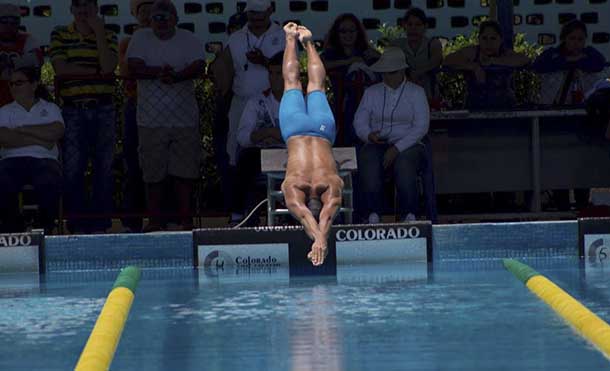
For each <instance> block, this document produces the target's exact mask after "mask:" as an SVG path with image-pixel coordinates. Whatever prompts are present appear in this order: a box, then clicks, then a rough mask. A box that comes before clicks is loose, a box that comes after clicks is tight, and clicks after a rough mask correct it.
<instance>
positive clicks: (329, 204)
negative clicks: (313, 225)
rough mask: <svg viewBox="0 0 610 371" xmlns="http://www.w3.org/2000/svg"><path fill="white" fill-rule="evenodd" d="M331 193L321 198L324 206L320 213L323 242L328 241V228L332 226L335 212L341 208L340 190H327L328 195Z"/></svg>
mask: <svg viewBox="0 0 610 371" xmlns="http://www.w3.org/2000/svg"><path fill="white" fill-rule="evenodd" d="M330 192H332V193H331V194H329V195H328V196H326V197H323V202H324V206H323V207H322V210H321V211H320V224H319V227H320V233H321V234H322V236H323V238H324V239H325V240H328V235H329V234H330V228H331V227H332V225H333V221H334V220H335V217H336V216H337V210H339V208H340V207H341V202H342V200H343V197H342V196H341V189H338V190H334V189H333V190H331V189H329V190H328V193H330Z"/></svg>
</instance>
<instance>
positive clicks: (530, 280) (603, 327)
mask: <svg viewBox="0 0 610 371" xmlns="http://www.w3.org/2000/svg"><path fill="white" fill-rule="evenodd" d="M503 264H504V267H505V268H506V269H507V270H509V271H510V272H511V273H512V274H514V275H515V277H517V278H518V279H519V280H520V281H521V282H523V283H524V284H525V285H526V286H527V287H528V288H529V289H530V290H531V291H532V292H533V293H534V294H536V295H537V296H538V297H539V298H540V299H542V300H543V301H544V302H545V303H547V304H548V305H549V306H550V307H551V308H553V310H554V311H555V312H556V313H557V314H558V315H559V316H560V317H561V318H563V319H564V320H565V321H567V322H568V323H569V324H570V325H571V326H572V327H574V328H575V329H576V331H577V332H578V333H579V334H580V335H581V336H582V337H583V338H585V339H586V340H587V341H589V342H590V343H591V344H593V345H594V346H595V347H596V348H597V349H598V350H599V351H600V352H602V353H603V354H604V356H606V358H608V359H610V325H608V323H606V322H605V321H604V320H602V319H601V318H599V317H598V316H597V315H596V314H595V313H593V312H592V311H590V310H589V309H588V308H587V307H585V306H584V305H582V304H581V303H580V302H579V301H578V300H576V299H574V298H573V297H572V296H571V295H570V294H568V293H567V292H565V291H564V290H563V289H561V287H559V286H557V285H556V284H555V283H553V281H551V280H549V279H548V278H546V277H545V276H543V275H541V274H540V273H538V272H536V271H535V270H534V269H532V268H531V267H529V266H528V265H526V264H523V263H521V262H519V261H517V260H513V259H504V260H503Z"/></svg>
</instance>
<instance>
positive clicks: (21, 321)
mask: <svg viewBox="0 0 610 371" xmlns="http://www.w3.org/2000/svg"><path fill="white" fill-rule="evenodd" d="M104 301H105V299H104V298H67V297H62V296H56V297H24V298H11V299H10V300H2V301H0V303H1V304H2V305H1V306H0V307H1V308H2V310H0V334H2V337H4V338H6V337H7V336H10V335H13V336H15V335H17V336H19V337H20V338H21V339H23V340H24V341H25V342H32V343H39V342H41V341H47V340H50V339H53V338H56V337H60V336H74V335H76V334H77V333H79V332H81V331H82V326H83V324H85V323H91V322H93V321H95V319H96V318H97V315H98V314H99V312H100V311H101V309H102V306H103V305H104Z"/></svg>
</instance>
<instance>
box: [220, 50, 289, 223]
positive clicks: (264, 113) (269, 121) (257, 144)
mask: <svg viewBox="0 0 610 371" xmlns="http://www.w3.org/2000/svg"><path fill="white" fill-rule="evenodd" d="M283 60H284V52H283V51H281V52H279V53H277V54H276V55H274V56H273V57H271V58H270V59H269V63H268V66H267V68H268V70H269V84H270V85H271V87H270V88H269V89H267V90H265V91H264V92H262V93H260V94H258V95H256V96H254V97H252V98H250V99H249V100H248V103H247V104H246V107H245V109H244V112H243V114H242V115H241V120H240V122H239V129H238V131H237V142H238V143H239V146H240V147H241V151H240V152H239V158H238V160H237V179H239V186H238V187H236V189H235V191H234V193H233V197H232V200H233V205H231V206H232V207H231V209H232V211H233V212H234V213H242V212H243V213H244V214H245V211H246V210H248V209H249V208H250V207H251V206H253V205H252V201H253V200H252V197H249V196H251V195H252V190H253V188H254V186H255V182H256V177H257V176H259V175H260V173H261V149H263V148H286V144H285V143H284V140H283V139H282V133H281V131H280V120H279V114H280V102H281V100H282V95H283V94H284V77H283V76H282V62H283Z"/></svg>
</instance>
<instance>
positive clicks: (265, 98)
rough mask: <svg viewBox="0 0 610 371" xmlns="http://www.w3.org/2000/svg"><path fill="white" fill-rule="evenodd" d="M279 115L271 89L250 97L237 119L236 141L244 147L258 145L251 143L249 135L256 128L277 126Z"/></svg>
mask: <svg viewBox="0 0 610 371" xmlns="http://www.w3.org/2000/svg"><path fill="white" fill-rule="evenodd" d="M279 116H280V102H279V101H278V100H277V99H275V97H274V96H273V93H271V90H267V91H265V92H264V93H262V94H259V95H257V96H255V97H252V98H250V99H249V100H248V103H246V108H245V109H244V112H243V113H242V115H241V120H239V129H238V130H237V143H239V145H240V146H242V147H244V148H248V147H260V146H257V145H255V144H254V143H252V141H251V140H250V136H251V135H252V133H253V132H254V131H256V130H261V129H269V128H279V127H280V119H279ZM271 147H275V148H284V147H286V145H285V144H284V143H282V144H278V145H274V146H271ZM271 147H267V148H271Z"/></svg>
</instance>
